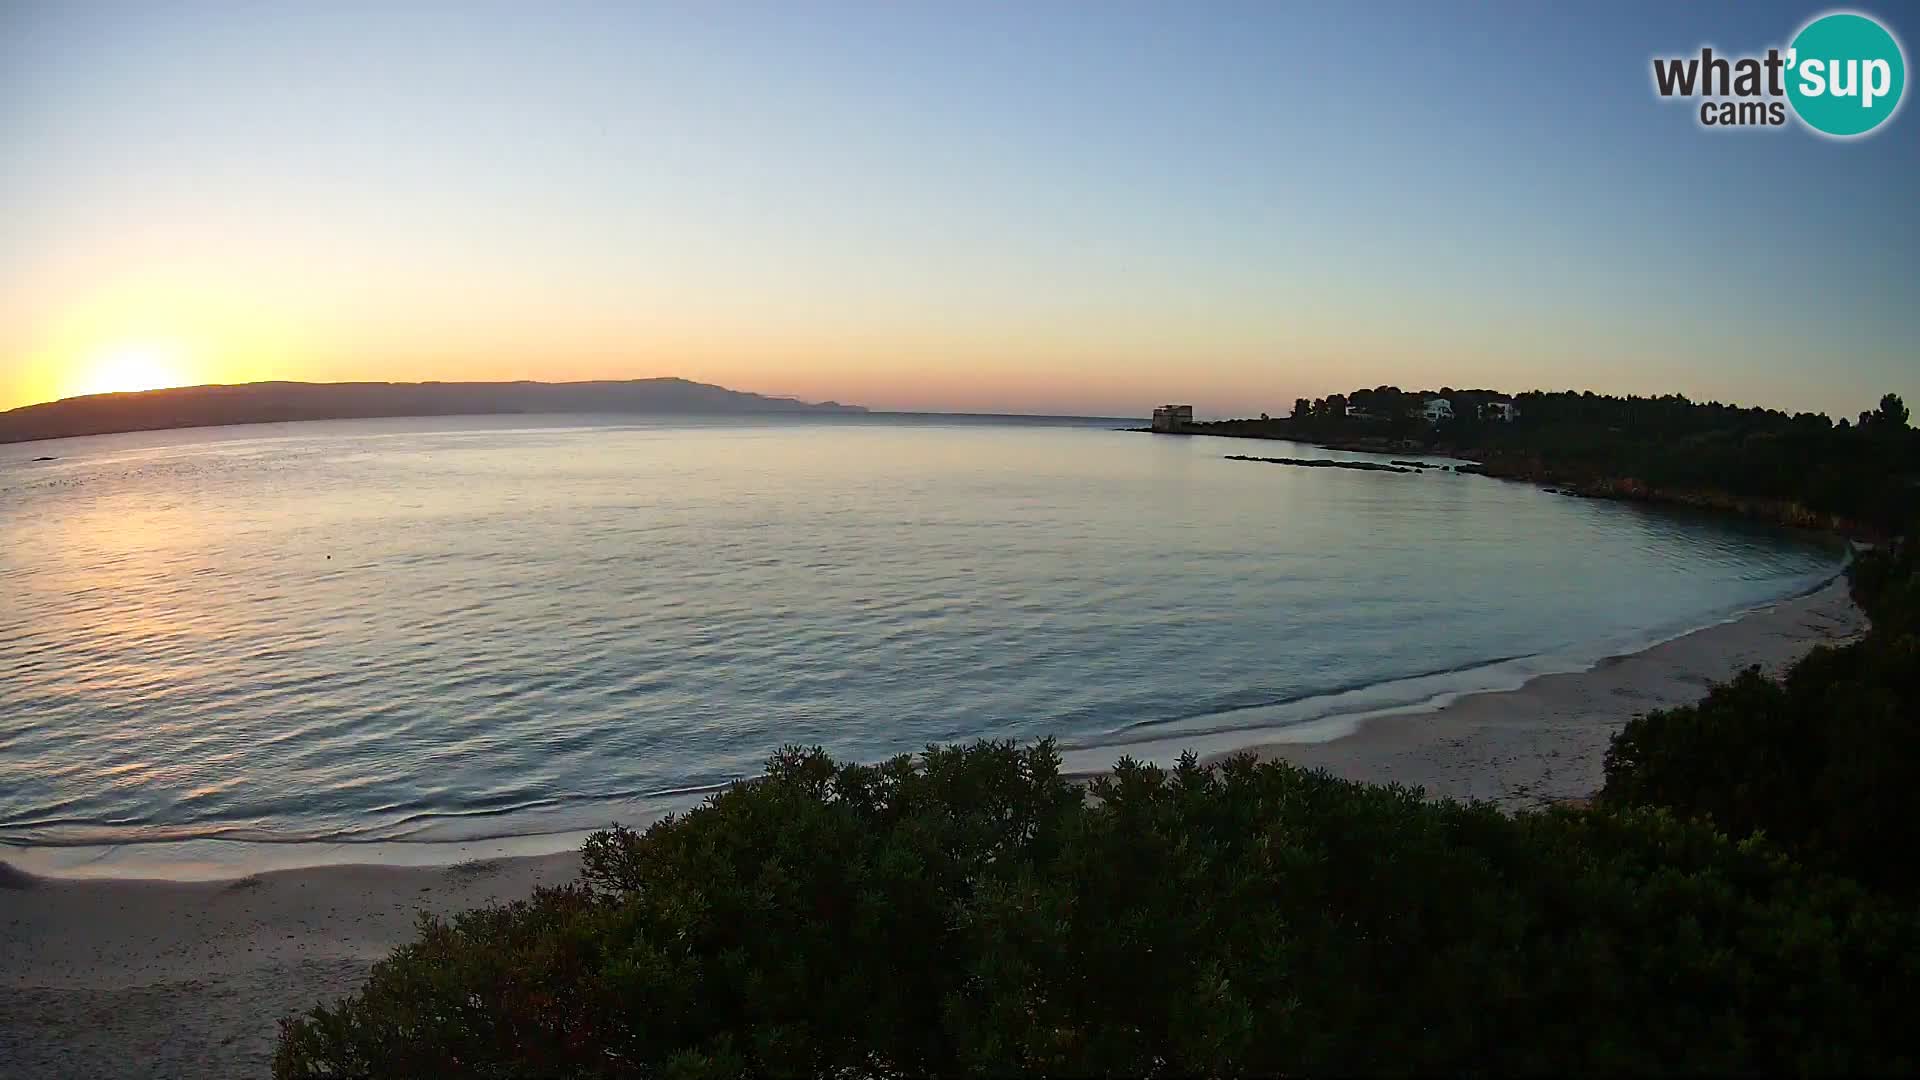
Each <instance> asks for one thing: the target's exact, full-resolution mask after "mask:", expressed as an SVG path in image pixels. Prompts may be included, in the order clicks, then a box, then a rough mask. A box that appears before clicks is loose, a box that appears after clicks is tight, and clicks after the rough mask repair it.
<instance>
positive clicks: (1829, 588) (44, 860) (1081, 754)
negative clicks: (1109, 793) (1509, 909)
mask: <svg viewBox="0 0 1920 1080" xmlns="http://www.w3.org/2000/svg"><path fill="white" fill-rule="evenodd" d="M1849 561H1850V560H1849ZM1846 565H1847V564H1844V563H1843V564H1842V566H1841V567H1840V568H1839V569H1838V570H1836V571H1835V572H1834V573H1833V575H1832V576H1831V577H1828V578H1826V579H1824V580H1822V581H1820V582H1818V583H1816V584H1813V585H1811V586H1808V587H1806V588H1804V589H1801V590H1800V591H1797V592H1793V593H1789V594H1787V595H1785V596H1783V597H1781V598H1779V599H1777V600H1772V601H1767V602H1763V603H1761V604H1757V605H1754V606H1752V607H1747V608H1741V609H1736V610H1733V611H1730V612H1728V613H1726V614H1724V615H1722V616H1720V617H1719V618H1717V619H1715V620H1714V621H1712V622H1708V623H1704V624H1701V625H1697V626H1694V627H1692V628H1690V629H1686V630H1680V631H1677V632H1672V633H1667V634H1664V635H1663V636H1650V637H1648V638H1646V639H1645V640H1644V641H1642V642H1637V643H1634V644H1632V645H1629V646H1626V647H1624V648H1623V649H1622V650H1621V651H1620V652H1618V653H1611V654H1607V655H1604V656H1600V657H1598V658H1596V659H1592V660H1587V661H1578V662H1574V663H1572V664H1571V665H1570V666H1558V665H1555V664H1554V663H1553V661H1552V660H1551V658H1548V657H1544V656H1540V657H1517V658H1509V659H1508V660H1501V661H1492V662H1489V663H1487V664H1485V665H1482V666H1480V667H1478V668H1476V669H1473V670H1474V671H1477V672H1478V673H1479V674H1481V675H1489V674H1490V673H1493V672H1499V673H1500V674H1501V676H1502V677H1501V678H1500V679H1499V680H1498V681H1497V682H1496V683H1495V684H1493V685H1482V686H1479V687H1475V688H1460V687H1457V686H1456V687H1447V686H1446V685H1445V683H1446V682H1447V681H1448V679H1449V678H1450V677H1452V676H1455V675H1458V674H1460V672H1454V671H1448V672H1441V673H1434V674H1430V675H1419V676H1411V677H1408V678H1406V679H1402V680H1393V681H1389V682H1386V683H1379V684H1370V685H1368V686H1364V687H1356V688H1353V689H1350V690H1343V691H1339V692H1336V693H1334V694H1331V695H1327V696H1325V697H1324V698H1319V699H1310V700H1312V701H1322V700H1336V699H1343V698H1353V699H1354V700H1352V701H1350V702H1347V703H1346V704H1345V705H1344V707H1336V708H1335V709H1334V710H1333V711H1331V712H1328V713H1326V714H1324V715H1319V716H1314V717H1311V718H1308V719H1291V720H1289V719H1281V718H1278V717H1275V718H1274V720H1273V721H1271V722H1266V723H1258V722H1256V723H1239V724H1234V725H1229V726H1219V727H1206V728H1193V727H1187V728H1184V729H1183V728H1181V727H1179V726H1171V727H1168V728H1167V730H1166V731H1165V732H1164V733H1163V734H1158V735H1153V736H1149V737H1141V738H1133V739H1122V740H1116V741H1110V742H1108V741H1101V742H1092V743H1087V744H1081V745H1072V746H1062V747H1061V756H1062V771H1063V772H1064V773H1065V775H1067V776H1069V777H1072V778H1076V779H1084V778H1088V777H1092V776H1095V775H1098V774H1101V773H1105V772H1109V771H1111V769H1112V768H1113V766H1114V765H1115V764H1116V763H1117V762H1118V761H1119V759H1120V758H1121V757H1123V756H1131V757H1134V758H1136V759H1137V760H1141V761H1146V762H1152V763H1156V764H1159V765H1162V766H1171V765H1172V764H1173V762H1174V760H1175V759H1176V758H1178V757H1179V755H1180V754H1182V753H1184V752H1186V751H1189V750H1191V751H1193V752H1195V753H1196V754H1197V755H1198V756H1199V757H1200V759H1201V761H1202V762H1205V763H1212V762H1217V761H1220V760H1223V759H1225V758H1226V757H1228V756H1230V755H1232V754H1236V753H1247V752H1252V753H1255V754H1256V755H1258V756H1260V757H1262V758H1263V759H1264V758H1267V757H1275V756H1279V757H1288V758H1290V759H1291V760H1296V761H1298V762H1299V763H1301V764H1307V765H1308V766H1309V767H1322V766H1325V767H1328V768H1329V769H1330V770H1331V771H1333V772H1334V773H1335V774H1336V775H1342V776H1350V778H1354V779H1365V780H1367V781H1368V782H1377V783H1388V782H1392V780H1393V779H1396V778H1395V777H1385V776H1384V774H1380V773H1377V772H1375V771H1371V770H1369V769H1368V768H1367V767H1366V763H1365V762H1364V761H1354V760H1351V759H1353V758H1355V757H1356V756H1357V757H1359V758H1365V757H1366V756H1368V755H1369V754H1370V753H1372V752H1374V750H1375V749H1380V748H1375V747H1370V746H1369V745H1368V744H1367V743H1366V742H1365V741H1364V740H1363V741H1361V742H1353V741H1352V740H1354V739H1356V737H1357V736H1360V735H1362V734H1364V733H1365V732H1366V731H1367V730H1368V729H1370V728H1373V727H1374V726H1375V725H1377V724H1380V723H1383V722H1392V721H1399V722H1401V723H1402V724H1405V725H1411V726H1417V725H1418V723H1419V722H1420V721H1421V720H1423V719H1433V718H1436V717H1440V716H1443V715H1454V713H1453V710H1455V709H1458V708H1460V707H1462V706H1463V704H1468V703H1471V702H1474V701H1476V700H1477V699H1482V698H1499V697H1502V696H1504V695H1509V694H1523V693H1525V692H1526V691H1527V690H1528V689H1529V688H1531V687H1533V686H1535V684H1537V683H1540V682H1541V681H1542V680H1547V679H1580V678H1585V677H1587V676H1590V675H1593V674H1594V673H1595V672H1598V671H1602V670H1605V669H1608V668H1609V667H1610V666H1611V665H1615V664H1621V663H1627V662H1630V661H1634V660H1635V659H1636V658H1638V657H1642V656H1646V655H1648V654H1656V656H1657V655H1658V654H1659V650H1662V649H1665V648H1667V647H1669V646H1672V645H1674V643H1675V642H1679V641H1684V640H1687V639H1690V638H1693V637H1694V636H1695V635H1700V634H1709V633H1715V632H1720V631H1726V630H1727V628H1729V627H1737V626H1740V625H1741V624H1743V623H1745V622H1747V621H1748V620H1750V619H1755V618H1756V617H1759V616H1764V615H1768V614H1769V613H1772V612H1775V611H1776V610H1777V609H1780V608H1782V607H1785V606H1788V605H1801V604H1806V603H1811V602H1813V600H1814V598H1816V597H1819V596H1821V595H1822V594H1826V593H1831V592H1836V591H1837V600H1834V601H1830V603H1837V604H1839V605H1841V606H1843V607H1844V608H1846V609H1848V610H1851V611H1853V612H1854V614H1855V615H1856V616H1857V615H1858V612H1857V609H1853V606H1852V602H1851V599H1850V597H1848V596H1847V589H1846V576H1845V573H1846ZM1823 606H1827V605H1823ZM1858 624H1859V625H1858V626H1855V627H1853V628H1852V629H1851V630H1849V631H1848V633H1855V632H1858V631H1859V630H1860V628H1862V627H1864V617H1861V618H1859V619H1858ZM1731 636H1732V637H1733V638H1734V639H1735V641H1734V642H1732V643H1731V644H1732V645H1733V647H1735V648H1738V647H1739V640H1738V639H1741V638H1743V637H1744V636H1745V635H1744V634H1743V633H1740V632H1734V633H1733V634H1732V635H1731ZM1818 640H1820V639H1813V640H1809V641H1808V642H1806V643H1805V644H1803V645H1801V646H1799V652H1795V653H1794V654H1793V655H1792V656H1789V657H1787V658H1786V660H1785V662H1791V660H1793V659H1797V658H1798V656H1799V655H1800V654H1801V653H1804V652H1805V651H1806V649H1808V648H1811V647H1812V645H1813V644H1814V643H1817V641H1818ZM1789 647H1792V646H1789ZM1750 662H1760V663H1762V664H1763V666H1766V667H1768V668H1769V669H1770V670H1771V669H1772V668H1773V667H1775V666H1776V659H1775V658H1773V657H1771V656H1763V657H1760V658H1759V659H1758V660H1755V661H1750ZM1743 666H1745V664H1739V665H1735V666H1733V667H1731V668H1729V669H1728V670H1727V671H1726V672H1725V673H1723V674H1720V675H1713V676H1709V677H1708V681H1713V680H1724V679H1725V678H1729V677H1731V676H1732V675H1733V674H1735V673H1736V672H1737V671H1738V670H1739V668H1740V667H1743ZM1642 677H1651V678H1652V679H1654V680H1655V681H1658V680H1659V679H1660V678H1662V674H1661V673H1660V672H1659V671H1657V670H1656V671H1652V672H1648V673H1642ZM1683 681H1684V682H1685V683H1686V686H1687V687H1689V688H1691V689H1690V690H1689V692H1688V693H1687V694H1686V695H1685V696H1684V698H1680V699H1674V698H1672V697H1671V696H1670V695H1668V696H1657V695H1656V697H1655V698H1654V699H1653V700H1656V701H1657V702H1659V703H1657V704H1649V705H1646V706H1644V708H1642V709H1641V710H1640V711H1645V709H1646V708H1658V707H1662V706H1663V705H1675V704H1687V703H1689V702H1692V701H1694V700H1697V699H1698V697H1699V696H1700V692H1703V691H1704V687H1705V682H1702V681H1700V680H1699V679H1687V680H1683ZM1428 682H1432V683H1433V685H1432V686H1430V687H1428V688H1426V689H1423V690H1422V691H1421V692H1422V693H1428V692H1429V691H1430V692H1431V693H1430V696H1427V697H1425V698H1423V699H1421V700H1413V701H1406V702H1401V703H1393V704H1385V703H1379V702H1377V701H1373V702H1369V701H1368V700H1367V699H1368V698H1370V697H1376V696H1377V694H1378V692H1379V691H1380V690H1382V689H1385V688H1392V687H1402V686H1406V685H1412V684H1416V683H1428ZM1549 685H1559V684H1549ZM1303 703H1304V702H1303V701H1292V702H1286V703H1282V706H1250V707H1248V708H1247V709H1243V710H1235V712H1236V713H1241V712H1267V711H1270V710H1273V709H1276V708H1281V707H1289V708H1290V707H1295V706H1299V705H1301V704H1303ZM1545 704H1547V705H1552V704H1554V702H1551V701H1549V702H1545ZM1468 711H1469V714H1471V713H1473V712H1474V711H1475V708H1474V707H1471V706H1470V707H1469V710H1468ZM1218 715H1226V714H1218ZM1197 719H1201V718H1199V717H1189V718H1186V722H1188V723H1190V722H1191V721H1194V720H1197ZM1622 722H1624V718H1623V719H1622ZM1617 726H1618V725H1615V727H1617ZM1610 731H1611V729H1610ZM1610 731H1609V733H1610ZM1314 748H1331V749H1328V750H1327V751H1326V752H1325V753H1319V752H1316V751H1315V749H1314ZM1600 749H1601V751H1604V749H1605V741H1604V740H1602V742H1601V744H1600ZM1289 751H1291V752H1289ZM1596 760H1597V759H1596ZM1414 775H1415V779H1411V780H1402V781H1401V782H1404V783H1408V784H1410V785H1411V784H1420V785H1421V786H1426V787H1429V788H1430V789H1433V792H1432V793H1434V794H1457V795H1458V797H1461V798H1469V797H1481V798H1485V797H1488V796H1486V795H1473V794H1471V793H1468V794H1459V793H1457V792H1455V791H1453V790H1451V789H1449V790H1445V791H1442V790H1440V789H1439V788H1436V787H1435V785H1434V784H1433V783H1428V782H1425V781H1423V780H1420V779H1419V778H1418V777H1419V776H1420V775H1421V774H1420V771H1419V770H1418V769H1415V770H1414ZM743 779H744V778H743ZM727 786H728V785H727V784H717V785H710V786H708V787H702V788H698V789H686V790H684V791H682V792H680V793H679V794H677V795H672V796H668V795H649V796H635V797H631V798H620V799H615V800H611V801H609V802H607V803H605V804H604V805H601V804H595V805H596V807H597V809H596V810H595V811H592V812H589V813H574V814H570V815H568V816H566V817H564V818H556V819H554V820H551V821H549V822H546V823H545V824H546V825H547V826H548V827H546V828H537V829H533V830H529V831H526V832H517V833H506V834H502V835H498V836H469V837H463V838H445V839H432V840H311V841H307V840H301V841H269V840H247V839H227V838H223V837H200V838H191V839H174V840H131V841H118V842H109V843H83V844H43V845H34V844H13V843H0V882H3V881H4V878H5V875H7V874H10V873H11V874H20V873H24V874H26V875H28V876H31V877H34V878H39V879H45V880H49V881H137V882H146V881H155V882H174V883H194V882H223V881H233V880H238V879H242V878H249V877H257V876H259V875H262V874H270V873H278V872H284V871H295V870H311V869H325V868H330V867H352V866H380V867H394V868H410V867H411V868H422V869H435V868H444V867H447V866H452V865H456V864H462V863H473V862H481V861H493V860H500V859H516V858H538V857H544V856H549V855H554V854H559V853H564V852H569V851H577V850H578V849H579V847H580V845H581V843H583V842H584V841H585V840H586V838H587V837H588V836H590V835H592V834H593V833H594V832H597V831H599V830H601V829H604V828H607V827H608V826H609V825H612V824H614V823H616V822H618V823H620V824H624V825H626V826H628V827H630V828H634V829H644V828H646V827H647V826H648V825H651V824H652V823H653V822H655V821H657V820H659V819H660V818H661V817H664V816H665V815H667V814H669V813H685V812H687V811H689V810H692V809H695V808H697V807H698V806H700V805H703V804H704V803H705V801H706V800H707V798H708V797H710V796H711V795H712V794H714V793H716V792H718V791H721V790H724V789H725V788H726V787H727ZM1593 786H1594V787H1595V788H1597V787H1598V786H1599V785H1598V781H1597V779H1596V781H1595V783H1594V785H1593ZM1568 797H1578V796H1568ZM1496 801H1500V802H1501V803H1502V805H1508V806H1511V805H1515V803H1514V802H1513V801H1512V800H1511V799H1507V798H1504V797H1497V798H1496ZM602 810H604V811H608V812H607V813H604V814H603V813H601V812H600V811H602ZM589 819H590V820H589ZM0 895H3V894H0Z"/></svg>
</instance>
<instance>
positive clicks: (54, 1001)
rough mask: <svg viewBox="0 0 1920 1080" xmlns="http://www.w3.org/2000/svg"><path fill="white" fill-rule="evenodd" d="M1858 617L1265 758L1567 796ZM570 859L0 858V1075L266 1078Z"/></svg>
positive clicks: (1761, 626) (1824, 606) (1483, 793)
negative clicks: (298, 1015) (294, 1049)
mask: <svg viewBox="0 0 1920 1080" xmlns="http://www.w3.org/2000/svg"><path fill="white" fill-rule="evenodd" d="M1864 627H1865V619H1864V617H1863V616H1862V615H1861V614H1860V612H1859V610H1858V609H1857V608H1855V607H1854V606H1853V604H1852V602H1851V600H1850V599H1849V598H1848V596H1847V593H1846V588H1845V583H1844V581H1835V582H1834V583H1832V584H1830V585H1828V586H1826V587H1824V588H1822V589H1820V590H1818V591H1816V592H1814V593H1811V594H1809V595H1807V596H1803V597H1799V598H1797V599H1793V600H1788V601H1783V602H1781V603H1779V604H1776V605H1774V606H1772V607H1770V608H1766V609H1762V610H1760V611H1756V612H1753V613H1750V614H1748V615H1746V616H1744V617H1742V618H1740V619H1738V620H1736V621H1734V622H1730V623H1724V624H1721V625H1719V626H1711V627H1707V628H1705V629H1703V630H1698V631H1695V632H1694V633H1691V634H1688V635H1686V636H1684V637H1681V638H1677V639H1675V640H1673V641H1669V642H1666V643H1665V644H1662V645H1658V646H1655V647H1653V648H1651V649H1648V650H1646V651H1645V652H1641V653H1636V654H1633V655H1631V656H1625V657H1617V658H1615V659H1612V660H1609V661H1607V662H1605V663H1603V664H1601V665H1599V666H1598V667H1596V668H1594V669H1593V670H1591V671H1586V672H1580V673H1577V674H1565V675H1548V676H1543V677H1541V678H1539V679H1536V680H1534V681H1533V682H1531V683H1528V684H1527V685H1526V686H1524V687H1521V688H1520V689H1518V690H1513V691H1507V692H1503V693H1492V694H1474V695H1470V696H1466V697H1462V698H1460V699H1458V700H1457V701H1455V702H1453V703H1452V704H1450V705H1448V706H1447V707H1446V708H1444V709H1441V710H1439V711H1437V712H1430V713H1425V714H1415V715H1403V716H1387V717H1381V718H1377V719H1374V720H1371V721H1368V722H1367V723H1365V724H1364V725H1362V726H1361V727H1360V729H1359V730H1357V731H1356V732H1354V733H1353V734H1351V735H1347V736H1344V737H1341V738H1338V739H1334V740H1331V741H1329V742H1323V743H1309V744H1273V745H1269V746H1265V747H1261V748H1258V752H1260V753H1262V754H1264V755H1267V756H1275V757H1284V758H1286V759H1288V760H1291V761H1295V762H1298V763H1300V764H1302V765H1306V766H1310V767H1324V768H1326V769H1328V770H1330V771H1331V772H1333V773H1335V774H1336V775H1339V776H1344V777H1348V778H1351V779H1355V780H1365V781H1371V782H1376V783H1387V782H1398V783H1402V784H1408V785H1419V786H1421V787H1424V788H1425V789H1426V790H1427V791H1428V793H1430V794H1433V795H1445V796H1454V797H1460V798H1482V799H1493V800H1497V801H1499V802H1500V803H1502V804H1503V805H1507V806H1511V807H1523V806H1528V805H1536V804H1539V803H1543V802H1548V801H1552V800H1555V799H1564V798H1578V797H1581V796H1585V795H1588V794H1590V793H1591V792H1592V791H1593V790H1594V789H1596V788H1597V787H1599V785H1600V782H1601V770H1600V764H1601V757H1602V755H1603V754H1604V752H1605V750H1606V745H1607V740H1608V738H1609V737H1610V736H1611V735H1612V733H1613V732H1614V731H1615V730H1617V729H1618V728H1619V726H1620V725H1621V724H1623V723H1625V722H1626V721H1627V720H1628V719H1630V718H1631V717H1633V716H1634V715H1636V714H1638V713H1643V712H1645V711H1647V710H1649V709H1655V708H1661V707H1666V706H1672V705H1680V704H1685V703H1687V702H1690V701H1693V700H1696V699H1697V698H1699V696H1700V695H1701V694H1702V693H1703V692H1704V691H1705V689H1706V687H1707V686H1708V684H1709V683H1711V682H1713V681H1715V680H1722V679H1725V678H1727V677H1729V676H1731V675H1733V674H1735V673H1736V672H1738V671H1739V670H1740V669H1742V668H1744V667H1746V666H1748V665H1750V664H1759V665H1761V666H1763V667H1765V668H1767V669H1769V670H1777V669H1779V668H1781V667H1783V666H1785V665H1786V664H1788V663H1791V662H1792V661H1793V660H1795V659H1797V658H1798V657H1799V656H1801V655H1802V654H1804V653H1805V652H1806V651H1807V650H1808V649H1809V648H1811V647H1812V646H1814V645H1816V644H1819V643H1822V642H1833V641H1839V640H1843V639H1846V638H1848V637H1851V636H1853V635H1855V634H1857V633H1859V632H1861V631H1862V630H1863V629H1864ZM578 866H579V860H578V857H577V855H575V854H574V853H571V852H568V853H563V854H558V855H543V856H533V857H525V858H506V859H494V860H487V861H483V862H478V863H464V864H460V865H457V866H451V867H386V866H325V867H313V868H310V869H301V870H281V871H275V872H272V873H265V874H258V875H254V876H251V877H246V878H240V879H237V880H230V881H214V882H187V883H183V882H164V881H113V880H62V879H54V878H41V877H33V876H31V875H27V874H24V873H22V872H19V871H17V870H13V869H11V868H9V867H7V866H6V865H5V864H4V863H0V1074H4V1075H6V1076H8V1077H22V1078H26V1077H69V1076H71V1077H118V1076H131V1075H140V1076H153V1077H240V1076H262V1075H265V1074H266V1072H267V1070H268V1063H269V1061H270V1059H271V1055H272V1051H273V1043H274V1038H275V1035H276V1032H277V1021H278V1019H279V1018H280V1017H282V1016H285V1015H288V1014H291V1013H295V1012H298V1011H301V1010H303V1009H305V1008H307V1007H308V1006H310V1005H312V1004H313V1003H314V1002H315V1001H317V1000H321V999H332V998H335V997H339V996H341V995H343V994H345V993H347V992H349V991H350V990H352V989H353V988H354V987H355V986H357V985H358V984H359V982H360V981H361V980H362V979H363V978H364V977H365V975H366V972H367V970H368V968H370V967H371V966H372V965H373V963H374V962H375V961H376V960H378V959H380V958H381V957H382V956H384V955H385V954H386V953H387V952H388V951H389V950H391V949H392V948H393V947H394V946H396V945H399V944H401V943H403V942H405V941H406V940H408V939H409V938H410V937H411V936H412V933H413V922H414V915H415V912H416V911H417V910H421V909H425V910H429V911H434V912H441V913H445V912H451V911H456V910H460V909H463V908H468V907H474V906H478V905H481V904H486V903H490V902H493V901H499V900H509V899H515V898H519V897H522V896H525V895H526V894H527V893H528V892H530V891H531V890H532V889H533V888H534V887H535V886H536V885H540V884H558V883H560V882H563V881H566V880H569V879H571V878H572V877H573V876H574V875H575V873H576V872H577V870H578Z"/></svg>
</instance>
